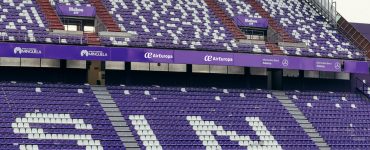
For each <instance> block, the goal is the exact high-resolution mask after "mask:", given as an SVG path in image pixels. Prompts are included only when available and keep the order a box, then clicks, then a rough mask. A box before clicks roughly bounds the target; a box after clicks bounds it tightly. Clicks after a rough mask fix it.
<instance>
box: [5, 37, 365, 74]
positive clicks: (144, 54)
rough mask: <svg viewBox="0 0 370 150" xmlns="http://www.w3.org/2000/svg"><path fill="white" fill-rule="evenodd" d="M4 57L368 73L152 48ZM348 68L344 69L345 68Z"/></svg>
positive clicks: (32, 50)
mask: <svg viewBox="0 0 370 150" xmlns="http://www.w3.org/2000/svg"><path fill="white" fill-rule="evenodd" d="M0 57H16V58H47V59H67V60H102V61H128V62H154V63H175V64H201V65H222V66H243V67H261V68H277V69H295V70H316V71H330V72H348V73H364V74H366V73H368V68H369V65H368V63H367V62H365V61H354V60H338V59H326V58H308V57H293V56H274V55H259V54H246V53H230V52H209V51H190V50H170V49H169V50H164V49H150V48H127V47H119V48H118V47H101V46H68V45H52V44H20V43H0ZM342 66H344V67H342Z"/></svg>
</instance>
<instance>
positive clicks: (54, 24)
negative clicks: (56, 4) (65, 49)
mask: <svg viewBox="0 0 370 150" xmlns="http://www.w3.org/2000/svg"><path fill="white" fill-rule="evenodd" d="M36 2H37V4H38V5H39V6H40V8H41V12H42V13H43V14H44V15H45V18H46V20H47V23H48V25H49V29H50V30H64V26H63V23H62V21H60V18H59V16H58V14H57V13H56V11H55V9H54V8H53V7H52V6H51V4H50V2H49V0H36Z"/></svg>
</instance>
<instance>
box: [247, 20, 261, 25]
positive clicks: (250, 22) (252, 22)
mask: <svg viewBox="0 0 370 150" xmlns="http://www.w3.org/2000/svg"><path fill="white" fill-rule="evenodd" d="M244 21H245V22H246V23H248V24H249V25H254V24H256V23H258V21H257V20H254V19H244Z"/></svg>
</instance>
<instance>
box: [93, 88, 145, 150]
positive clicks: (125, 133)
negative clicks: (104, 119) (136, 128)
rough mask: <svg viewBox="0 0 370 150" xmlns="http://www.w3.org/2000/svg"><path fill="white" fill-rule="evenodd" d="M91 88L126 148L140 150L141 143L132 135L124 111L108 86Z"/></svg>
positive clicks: (127, 149)
mask: <svg viewBox="0 0 370 150" xmlns="http://www.w3.org/2000/svg"><path fill="white" fill-rule="evenodd" d="M91 89H92V91H93V93H94V94H95V97H96V98H97V99H98V101H99V103H100V105H101V106H102V107H103V110H104V111H105V113H106V115H107V116H108V118H109V120H110V121H111V123H112V125H113V127H114V130H115V131H116V133H117V135H118V136H119V137H120V140H121V141H122V143H123V144H124V146H125V147H126V150H140V148H139V145H138V143H137V141H136V139H135V137H134V136H133V135H132V132H131V130H130V128H129V127H128V125H127V123H126V120H125V118H124V117H123V116H122V113H121V112H120V110H119V108H118V106H117V104H116V103H115V102H114V100H113V98H112V96H111V95H110V93H109V92H108V90H107V88H106V87H104V86H91Z"/></svg>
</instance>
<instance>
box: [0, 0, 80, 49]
mask: <svg viewBox="0 0 370 150" xmlns="http://www.w3.org/2000/svg"><path fill="white" fill-rule="evenodd" d="M0 40H1V41H14V42H37V43H60V44H81V42H82V43H86V42H84V40H82V41H81V37H79V36H67V35H51V34H49V29H48V23H47V20H46V19H45V18H44V16H43V14H42V13H40V9H39V6H38V5H37V4H36V2H35V1H33V0H24V1H21V0H15V1H13V0H7V1H2V2H1V7H0Z"/></svg>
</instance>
